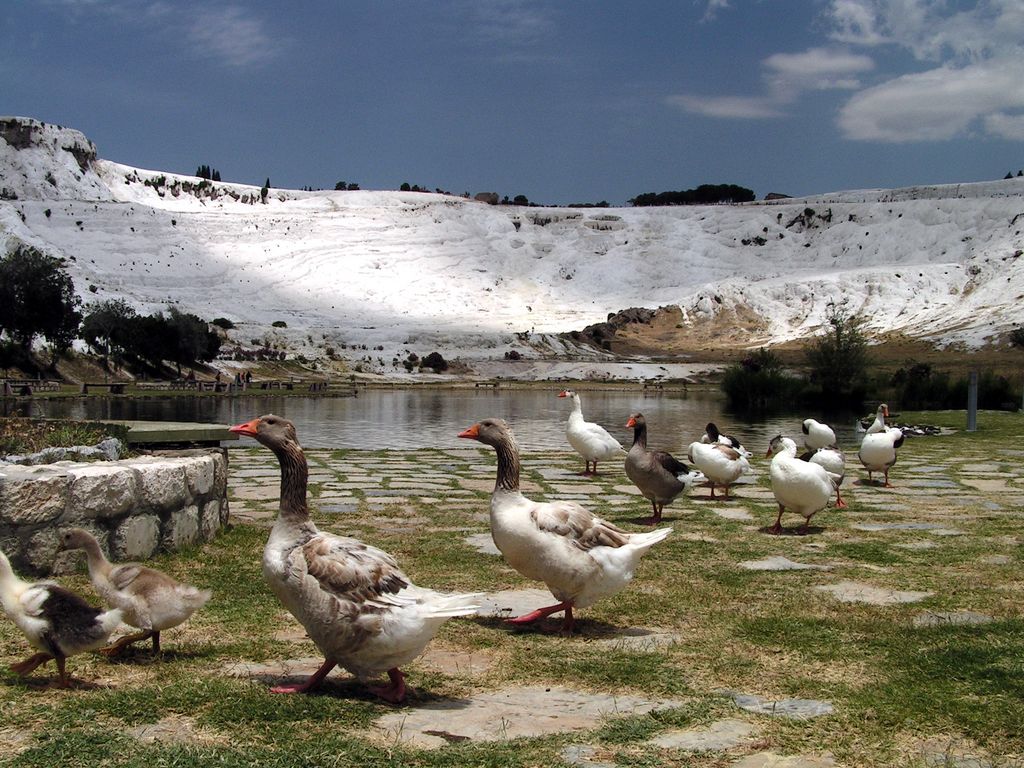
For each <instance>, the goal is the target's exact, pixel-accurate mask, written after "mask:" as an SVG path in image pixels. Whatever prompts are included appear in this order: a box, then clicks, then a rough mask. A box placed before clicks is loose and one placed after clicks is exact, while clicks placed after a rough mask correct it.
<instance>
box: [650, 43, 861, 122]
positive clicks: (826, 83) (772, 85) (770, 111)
mask: <svg viewBox="0 0 1024 768" xmlns="http://www.w3.org/2000/svg"><path fill="white" fill-rule="evenodd" d="M762 67H763V68H764V70H765V72H764V75H763V77H764V81H765V90H766V91H767V93H766V94H765V95H761V96H698V95H694V94H680V95H676V96H669V97H668V98H667V99H666V102H667V103H668V104H671V105H673V106H676V107H679V108H681V109H683V110H685V111H687V112H693V113H695V114H699V115H704V116H705V117H719V118H734V119H748V120H750V119H760V118H766V117H781V116H782V115H784V114H785V111H784V107H785V106H786V105H787V104H791V103H793V102H794V101H796V99H797V98H799V96H800V94H801V93H803V92H805V91H809V90H826V89H835V88H845V89H851V88H857V87H859V85H860V82H859V80H858V79H857V77H856V75H857V74H858V73H861V72H866V71H869V70H871V69H872V68H873V67H874V62H873V61H872V60H871V59H870V58H869V57H868V56H863V55H859V54H852V53H848V52H846V51H844V50H840V49H829V48H811V49H810V50H807V51H804V52H802V53H776V54H773V55H771V56H769V57H768V58H767V59H765V60H764V61H763V62H762Z"/></svg>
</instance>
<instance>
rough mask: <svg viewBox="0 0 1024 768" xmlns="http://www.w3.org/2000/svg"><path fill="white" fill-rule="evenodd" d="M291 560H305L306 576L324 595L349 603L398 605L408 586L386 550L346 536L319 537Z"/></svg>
mask: <svg viewBox="0 0 1024 768" xmlns="http://www.w3.org/2000/svg"><path fill="white" fill-rule="evenodd" d="M292 557H302V558H303V559H304V560H305V565H306V568H305V570H306V572H307V573H308V574H309V575H310V576H312V577H313V578H314V579H315V580H316V582H317V585H318V586H319V588H320V590H321V591H322V592H324V593H327V594H329V595H332V596H334V597H336V598H339V599H341V600H345V601H347V602H350V603H374V604H396V603H400V602H405V601H404V600H400V599H396V598H395V597H394V596H395V595H397V594H398V593H399V592H400V591H401V590H403V589H405V588H406V587H408V586H409V584H410V582H409V578H408V577H407V576H406V575H405V574H404V573H402V570H401V569H400V568H399V567H398V563H396V562H395V559H394V558H393V557H392V556H391V555H389V554H388V553H387V552H384V551H383V550H380V549H377V548H376V547H372V546H370V545H368V544H364V543H363V542H361V541H359V540H358V539H353V538H349V537H347V536H332V535H330V534H324V533H320V534H318V535H316V536H314V537H312V538H311V539H310V540H309V541H307V542H306V543H305V544H304V545H303V546H302V547H301V548H298V549H296V550H295V551H294V552H293V554H292Z"/></svg>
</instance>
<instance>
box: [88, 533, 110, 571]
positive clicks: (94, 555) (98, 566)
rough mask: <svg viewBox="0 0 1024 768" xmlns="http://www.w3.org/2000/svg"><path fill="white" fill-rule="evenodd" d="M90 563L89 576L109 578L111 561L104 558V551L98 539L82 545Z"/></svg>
mask: <svg viewBox="0 0 1024 768" xmlns="http://www.w3.org/2000/svg"><path fill="white" fill-rule="evenodd" d="M82 549H84V550H85V557H86V560H87V561H88V563H89V574H90V575H93V576H109V575H110V561H109V560H107V558H106V557H104V556H103V550H102V549H100V544H99V542H98V541H96V539H89V540H88V541H86V542H85V543H84V544H83V545H82Z"/></svg>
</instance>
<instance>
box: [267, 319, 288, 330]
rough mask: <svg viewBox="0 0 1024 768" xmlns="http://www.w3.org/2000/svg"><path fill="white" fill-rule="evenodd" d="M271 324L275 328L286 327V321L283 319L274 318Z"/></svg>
mask: <svg viewBox="0 0 1024 768" xmlns="http://www.w3.org/2000/svg"><path fill="white" fill-rule="evenodd" d="M271 325H272V326H274V327H275V328H287V327H288V323H286V322H285V321H284V320H275V321H274V322H272V323H271Z"/></svg>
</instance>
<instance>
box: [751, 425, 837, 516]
mask: <svg viewBox="0 0 1024 768" xmlns="http://www.w3.org/2000/svg"><path fill="white" fill-rule="evenodd" d="M772 454H774V457H773V458H772V463H771V467H770V469H769V473H768V474H769V477H770V478H771V483H772V493H773V494H774V495H775V500H776V501H777V502H778V503H779V516H778V517H777V518H776V519H775V525H773V526H772V527H771V528H770V529H769V531H770V532H771V533H781V532H782V513H783V512H785V511H786V510H787V509H788V510H789V511H790V512H796V513H797V514H798V515H803V517H804V524H803V527H802V528H801V531H802V532H806V531H807V527H808V525H810V522H811V518H812V517H813V516H814V515H815V514H816V513H818V512H820V511H821V510H823V509H824V508H825V507H827V506H828V502H829V499H831V498H832V494H833V493H835V491H836V485H835V482H834V481H833V480H832V478H831V477H830V476H829V473H828V471H827V470H826V469H825V468H824V467H823V466H821V465H820V464H813V463H811V462H808V461H801V460H800V459H798V458H797V456H796V443H794V442H793V441H792V440H791V439H789V438H788V437H783V436H782V435H778V436H777V437H774V438H772V441H771V444H770V445H769V446H768V452H767V454H765V458H768V457H769V456H772Z"/></svg>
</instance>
